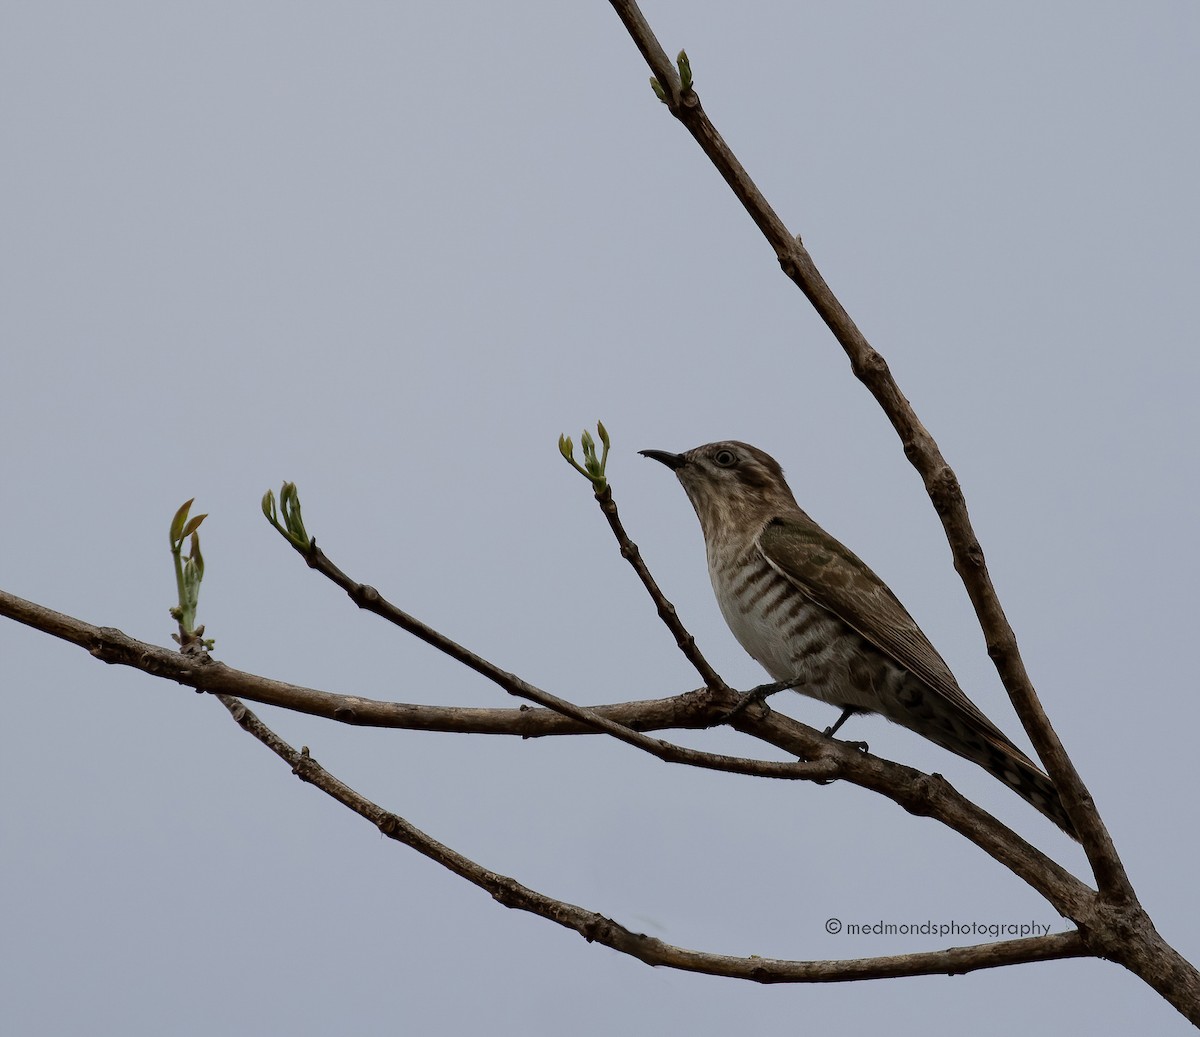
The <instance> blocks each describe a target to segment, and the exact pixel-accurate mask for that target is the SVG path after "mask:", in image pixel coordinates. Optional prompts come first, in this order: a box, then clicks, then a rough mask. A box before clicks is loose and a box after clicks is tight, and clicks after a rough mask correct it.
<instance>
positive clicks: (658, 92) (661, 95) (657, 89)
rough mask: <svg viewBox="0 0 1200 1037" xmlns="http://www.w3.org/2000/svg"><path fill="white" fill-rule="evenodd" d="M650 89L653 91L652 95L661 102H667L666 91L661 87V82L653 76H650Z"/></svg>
mask: <svg viewBox="0 0 1200 1037" xmlns="http://www.w3.org/2000/svg"><path fill="white" fill-rule="evenodd" d="M650 89H651V90H653V91H654V96H655V97H657V98H658V99H659V100H660V101H662V103H663V104H666V103H667V92H666V91H665V90H664V89H663V88H662V84H661V83H659V81H658V80H657V79H655V78H654V76H651V77H650Z"/></svg>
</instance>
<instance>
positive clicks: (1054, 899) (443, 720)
mask: <svg viewBox="0 0 1200 1037" xmlns="http://www.w3.org/2000/svg"><path fill="white" fill-rule="evenodd" d="M0 615H3V616H8V617H9V618H11V619H15V620H17V621H18V622H21V623H24V624H26V625H27V626H32V627H34V628H36V629H38V630H42V631H44V632H46V633H48V634H52V635H54V636H56V637H60V638H62V639H63V640H66V641H70V642H71V643H73V644H76V645H79V646H81V647H83V648H85V649H87V650H88V651H89V652H90V653H91V654H92V655H93V656H95V657H96V658H97V659H101V660H103V661H104V662H107V663H114V664H119V665H123V666H130V667H133V668H135V669H138V670H141V671H143V672H144V673H148V674H151V675H152V676H156V677H161V678H164V679H167V680H173V681H176V682H178V683H180V684H184V685H187V686H189V687H193V688H195V689H196V690H197V691H203V692H209V693H212V694H217V695H221V694H224V695H239V696H240V697H246V698H251V699H252V700H253V701H256V702H263V703H266V704H269V705H275V706H282V707H284V708H289V709H295V710H297V711H298V712H303V713H310V714H313V715H317V716H325V717H329V718H330V719H334V720H340V721H342V722H344V723H355V724H363V723H366V722H368V718H372V722H373V723H377V725H378V726H389V727H416V728H420V729H424V730H451V731H467V730H475V729H476V728H474V727H472V726H471V725H472V724H474V723H480V724H481V726H482V722H483V718H485V717H486V718H487V720H488V722H489V723H491V724H493V725H494V726H491V727H487V728H486V730H487V732H488V733H503V734H527V733H537V734H566V733H572V734H574V733H585V731H584V730H582V729H580V728H579V726H578V722H577V721H574V720H571V719H569V718H566V717H555V716H553V715H548V714H542V713H541V711H538V710H524V709H522V710H451V709H439V708H438V707H432V706H412V705H404V704H400V703H387V702H373V701H372V700H369V699H363V698H359V697H356V696H343V695H335V694H332V693H330V692H326V691H318V690H315V689H312V688H303V687H299V686H297V685H292V684H286V683H284V682H282V681H273V680H270V679H268V678H265V677H258V676H255V675H253V674H247V673H243V672H241V671H239V670H235V669H233V668H232V667H230V666H227V665H226V664H224V663H221V662H218V661H216V660H214V659H212V658H211V657H209V656H207V655H205V654H189V655H183V654H180V653H178V652H173V651H168V650H167V649H164V648H159V647H157V646H155V645H151V644H147V643H145V642H143V641H138V640H137V639H135V638H132V637H129V636H128V635H126V634H123V633H122V632H121V631H119V630H115V629H113V628H111V627H96V626H93V625H91V624H89V623H85V622H83V621H82V620H78V619H75V618H73V617H71V616H66V615H63V614H62V613H60V612H55V611H53V610H52V609H48V608H45V607H44V606H41V605H37V604H34V603H33V602H28V601H25V600H24V599H22V598H19V597H17V596H16V595H12V594H8V593H6V592H4V591H0ZM774 687H775V685H764V686H763V688H762V689H755V690H758V691H761V690H764V689H771V688H774ZM243 693H244V694H243ZM748 694H751V695H752V694H753V692H750V693H748ZM739 701H742V700H739V698H738V697H737V693H736V692H728V693H726V694H724V695H720V694H717V693H714V692H712V691H711V690H708V689H705V690H704V691H701V692H691V693H688V694H686V695H680V696H676V697H675V698H674V699H664V700H658V701H652V702H650V703H647V704H646V705H647V706H648V707H651V714H653V711H654V710H658V709H660V708H662V707H667V709H666V712H665V714H664V717H665V718H666V719H672V720H673V719H674V718H680V719H681V722H686V723H688V726H699V727H707V726H712V725H713V724H715V723H718V722H720V721H721V720H723V719H724V718H725V717H729V716H731V713H730V710H731V708H732V707H733V706H735V705H736V704H737V703H738V702H739ZM636 705H637V704H636V703H626V704H624V705H623V706H620V707H608V708H609V709H610V710H614V711H617V712H618V715H626V714H624V712H623V711H625V710H627V709H628V708H631V707H633V706H636ZM589 712H592V713H595V712H596V711H595V710H592V711H589ZM503 714H507V716H508V718H509V719H510V720H511V723H510V724H508V725H503V726H502V725H501V724H500V723H499V718H500V716H501V715H503ZM539 717H544V720H542V721H541V722H540V723H539V722H537V721H538V718H539ZM527 718H528V719H527ZM634 720H635V723H637V722H639V721H638V719H637V718H636V717H635V718H634ZM730 724H731V726H732V727H734V729H735V730H738V731H742V732H744V733H746V734H748V735H751V736H753V737H756V738H759V739H761V740H763V741H766V742H768V743H770V744H772V745H774V746H776V747H777V748H780V749H782V750H783V751H784V752H786V753H788V754H789V755H792V756H797V757H800V758H801V759H803V760H811V761H814V763H815V762H818V761H819V766H812V767H811V768H808V767H807V765H804V764H788V763H780V764H772V763H771V762H769V761H739V762H740V763H742V764H744V765H745V766H742V767H739V768H732V767H730V768H726V767H717V766H716V760H715V759H711V758H710V761H709V762H710V763H712V764H713V766H714V767H715V769H731V770H737V772H738V773H760V772H759V771H758V770H756V765H757V764H758V763H763V764H764V766H763V767H762V770H761V773H762V774H764V775H765V776H768V777H784V778H810V779H813V778H826V777H828V778H839V779H842V780H845V781H848V782H851V783H852V784H856V785H859V786H861V787H863V788H866V789H870V790H872V791H875V792H877V793H878V794H880V795H883V796H886V797H887V798H889V799H891V800H893V801H894V802H896V803H897V804H899V805H900V806H901V807H903V808H904V809H905V810H907V811H909V812H910V813H912V814H916V815H920V816H929V817H933V818H936V819H937V820H939V821H941V822H943V823H944V824H946V825H948V826H950V827H951V828H953V829H954V830H955V831H957V832H960V833H961V834H962V835H964V836H965V837H966V838H968V839H970V840H971V841H972V842H974V843H975V844H976V845H978V846H980V847H981V848H982V849H983V850H984V851H985V852H987V853H989V854H990V855H991V856H992V857H994V858H995V859H996V860H998V861H999V862H1000V863H1001V864H1004V865H1005V866H1006V867H1008V868H1009V869H1010V870H1011V871H1013V873H1014V874H1016V875H1017V876H1018V877H1019V878H1021V879H1023V880H1024V881H1025V882H1027V883H1029V884H1030V885H1031V886H1033V888H1034V889H1037V890H1038V891H1039V892H1040V893H1041V894H1042V895H1043V896H1045V897H1046V898H1047V899H1048V900H1049V901H1050V903H1051V904H1052V905H1054V907H1055V908H1056V909H1057V910H1058V911H1059V913H1060V914H1062V915H1064V916H1066V917H1069V918H1072V919H1075V920H1076V921H1078V919H1079V918H1080V917H1082V915H1083V914H1084V913H1085V912H1086V911H1087V909H1088V905H1089V903H1090V900H1089V898H1090V896H1091V894H1092V892H1093V891H1092V890H1090V889H1089V888H1088V887H1087V886H1086V885H1084V884H1083V883H1081V882H1079V880H1078V879H1076V878H1074V876H1072V875H1071V874H1070V873H1069V872H1067V871H1066V870H1065V869H1063V868H1062V867H1061V866H1060V865H1058V864H1057V863H1055V862H1054V861H1052V860H1051V859H1050V858H1048V857H1046V856H1045V855H1044V854H1042V853H1041V852H1040V851H1038V850H1036V849H1034V847H1032V846H1031V845H1030V844H1029V843H1027V842H1025V841H1024V840H1023V839H1021V838H1020V837H1019V836H1017V835H1016V834H1015V833H1014V832H1012V831H1011V830H1010V829H1008V828H1006V827H1005V826H1004V825H1002V824H1001V823H1000V822H999V821H997V820H996V819H995V818H993V817H992V816H991V815H990V814H988V813H987V812H986V811H984V810H983V809H982V808H980V807H978V806H976V805H975V804H973V803H971V802H970V801H969V800H967V799H965V798H964V797H962V796H961V795H960V794H959V793H958V792H957V791H955V790H954V788H953V787H951V786H950V784H949V783H948V782H946V781H945V780H944V779H942V778H940V777H937V776H930V775H927V774H923V773H922V772H920V771H918V770H915V769H913V768H911V767H905V766H903V765H901V764H898V763H892V762H890V761H888V760H883V759H880V758H879V757H875V756H870V755H868V754H865V753H861V752H859V751H858V750H857V749H855V748H853V747H852V746H851V745H848V744H847V743H844V742H839V741H836V740H834V739H831V738H826V737H825V736H824V735H822V734H820V733H819V732H818V731H816V730H815V729H814V728H811V727H808V726H807V725H805V724H801V723H799V722H798V721H795V720H791V719H789V718H788V717H784V716H782V715H780V714H778V713H772V712H770V711H769V710H767V709H765V708H764V707H756V708H754V709H747V710H744V711H742V712H739V713H736V714H732V719H731V720H730ZM527 726H528V730H526V727H527ZM592 726H593V729H595V727H594V725H592ZM672 726H674V723H672ZM685 752H690V751H685ZM708 755H710V757H715V756H716V754H708ZM732 759H734V760H738V758H736V757H735V758H732Z"/></svg>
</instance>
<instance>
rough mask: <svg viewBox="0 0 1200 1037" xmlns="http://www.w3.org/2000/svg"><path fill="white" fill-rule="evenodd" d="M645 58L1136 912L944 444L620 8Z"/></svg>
mask: <svg viewBox="0 0 1200 1037" xmlns="http://www.w3.org/2000/svg"><path fill="white" fill-rule="evenodd" d="M610 2H611V4H612V6H613V8H614V10H615V11H616V12H617V15H618V17H620V19H621V21H622V22H623V23H624V25H625V27H626V29H627V30H628V31H629V34H630V36H631V37H632V38H633V41H634V43H635V45H636V46H637V48H638V50H639V51H641V53H642V55H643V56H644V57H645V58H646V62H647V64H648V65H649V66H650V69H651V71H652V72H653V73H654V76H655V77H656V78H657V79H658V81H659V83H660V84H662V85H663V86H664V88H665V87H666V86H667V84H669V89H668V90H667V94H668V96H667V98H666V99H665V100H666V103H667V107H668V108H669V109H670V111H671V114H672V115H674V116H675V117H676V118H677V119H679V121H680V122H682V123H683V125H684V126H686V127H687V129H688V132H690V133H691V134H692V136H693V137H694V138H695V139H696V142H697V143H698V144H699V145H700V147H701V148H702V149H703V151H704V153H705V154H706V155H707V156H708V157H709V159H710V160H711V161H712V163H713V165H714V166H715V167H716V168H717V171H718V172H719V173H720V174H721V176H722V177H724V179H725V181H726V183H728V184H729V186H730V188H731V189H732V190H733V193H734V194H735V195H736V196H737V198H738V200H739V201H740V202H741V203H742V205H743V206H744V207H745V209H746V211H747V212H748V213H749V214H750V217H751V219H753V220H754V222H755V224H756V225H757V226H758V228H759V230H761V231H762V233H763V236H764V237H765V238H766V239H767V241H768V242H769V243H770V245H771V247H772V248H773V249H774V250H775V254H776V256H777V257H778V259H779V264H780V266H781V267H782V268H783V271H784V273H785V274H787V276H788V277H790V278H791V279H792V280H793V281H794V282H795V283H796V285H797V286H798V287H799V288H800V290H801V291H803V292H804V294H805V296H807V298H808V300H809V301H810V302H811V303H812V305H813V308H814V309H815V310H816V311H817V313H818V314H819V315H820V317H821V319H822V320H823V321H824V322H825V324H826V325H827V326H828V328H829V330H830V331H831V332H833V335H834V337H835V338H836V339H837V341H838V343H839V344H840V345H841V346H842V349H843V350H844V351H845V352H846V355H847V356H848V357H849V359H850V364H851V367H852V369H853V371H854V374H855V375H856V376H857V377H858V379H859V380H860V381H861V382H862V383H863V384H864V385H865V386H866V387H867V389H868V390H869V391H870V392H871V394H872V395H873V396H874V397H875V399H876V401H877V402H878V403H879V405H880V406H881V407H882V408H883V411H884V413H885V414H886V415H887V417H888V420H889V421H891V423H892V426H893V427H894V428H895V429H896V432H897V434H898V435H899V436H900V441H901V443H902V444H903V446H904V453H905V455H906V456H907V457H908V459H909V461H910V462H911V463H912V465H913V467H915V468H916V469H917V471H918V472H919V473H920V475H921V478H922V480H923V481H924V483H925V488H926V491H927V492H928V494H929V498H930V500H931V501H932V503H933V506H934V509H935V510H936V511H937V514H938V517H939V518H940V519H941V521H942V526H943V527H944V529H945V531H946V538H947V540H948V542H949V544H950V549H951V552H952V554H953V557H954V567H955V569H956V570H957V571H958V574H959V576H960V578H961V579H962V582H963V585H964V586H965V587H966V590H967V594H968V596H969V597H970V599H971V604H972V605H973V607H974V609H975V614H976V616H977V617H978V619H979V623H980V626H981V628H982V629H983V633H984V637H985V640H986V643H987V650H988V655H989V656H991V658H992V660H993V662H994V663H995V665H996V669H997V671H998V672H999V674H1000V679H1001V681H1002V682H1003V683H1004V687H1005V689H1006V690H1007V691H1008V694H1009V698H1010V699H1011V700H1012V703H1013V708H1014V709H1015V710H1016V713H1017V716H1018V718H1019V719H1020V721H1021V724H1022V726H1023V727H1024V728H1025V731H1026V732H1027V733H1028V735H1029V738H1030V740H1031V741H1032V742H1033V745H1034V748H1035V749H1036V750H1037V753H1038V756H1039V757H1040V758H1041V760H1042V762H1043V764H1044V765H1045V767H1046V772H1047V773H1048V774H1049V775H1050V777H1051V778H1052V779H1053V781H1054V783H1055V785H1056V786H1058V790H1059V793H1060V795H1061V796H1062V800H1063V805H1064V807H1065V808H1066V811H1067V814H1068V816H1069V817H1070V819H1071V822H1072V824H1073V825H1074V827H1075V830H1076V832H1077V833H1078V834H1079V837H1080V841H1081V842H1082V844H1083V848H1084V851H1085V852H1086V853H1087V856H1088V861H1089V863H1090V864H1091V867H1092V872H1093V874H1094V875H1095V876H1096V880H1097V882H1098V884H1099V887H1100V889H1101V891H1102V892H1103V893H1104V894H1105V896H1107V897H1109V898H1111V899H1113V900H1114V901H1121V902H1131V901H1132V900H1133V899H1134V894H1133V889H1132V886H1131V885H1130V882H1129V878H1128V876H1127V875H1126V873H1125V868H1124V865H1123V864H1122V863H1121V860H1120V857H1119V856H1118V855H1117V851H1116V848H1115V846H1114V845H1113V842H1112V839H1111V837H1110V836H1109V833H1108V830H1107V829H1106V828H1105V826H1104V823H1103V822H1102V821H1101V819H1100V815H1099V813H1098V812H1097V810H1096V808H1095V804H1094V803H1093V801H1092V798H1091V794H1090V793H1089V792H1088V790H1087V788H1086V787H1085V786H1084V784H1083V781H1082V779H1081V778H1080V776H1079V774H1078V772H1077V771H1076V770H1075V767H1074V764H1073V763H1072V762H1071V761H1070V759H1069V758H1068V756H1067V754H1066V750H1065V749H1064V748H1063V746H1062V743H1061V741H1060V740H1059V738H1058V735H1057V734H1056V733H1055V731H1054V729H1053V727H1052V726H1051V725H1050V720H1049V718H1048V717H1047V716H1046V713H1045V710H1044V709H1043V708H1042V705H1041V702H1040V701H1039V700H1038V697H1037V693H1036V692H1035V691H1034V688H1033V683H1032V681H1031V680H1030V678H1029V674H1028V673H1027V671H1026V669H1025V664H1024V662H1023V660H1022V659H1021V655H1020V651H1019V649H1018V647H1017V640H1016V635H1015V634H1014V633H1013V630H1012V627H1011V626H1010V625H1009V622H1008V619H1007V617H1006V616H1005V614H1004V610H1003V608H1002V607H1001V605H1000V600H999V598H998V596H997V594H996V589H995V587H994V586H993V584H992V580H991V577H990V576H989V574H988V571H987V566H986V564H985V562H984V557H983V549H982V548H981V547H980V545H979V541H978V538H977V537H976V536H975V531H974V529H973V528H972V525H971V520H970V516H969V515H968V514H967V507H966V502H965V500H964V499H963V495H962V489H961V487H960V486H959V483H958V478H957V476H956V475H955V474H954V472H953V470H952V469H951V468H950V466H949V464H947V463H946V459H945V458H944V457H943V456H942V453H941V451H940V450H939V448H938V445H937V443H936V442H935V441H934V439H933V437H932V436H931V435H930V434H929V432H928V431H927V430H926V428H925V426H924V425H922V424H921V422H920V420H919V419H918V418H917V416H916V413H915V412H914V411H913V409H912V405H911V404H910V403H909V402H908V400H907V399H906V398H905V396H904V394H903V393H902V392H901V391H900V387H899V386H898V385H897V384H896V380H895V379H894V378H893V377H892V373H891V371H890V370H889V368H888V365H887V362H886V361H885V360H884V359H883V357H882V356H881V355H880V354H879V353H878V352H877V351H876V350H875V349H874V348H872V346H871V344H870V343H869V342H868V341H867V339H866V336H864V335H863V333H862V332H861V331H860V330H859V329H858V327H857V325H856V324H855V323H854V321H853V320H852V319H851V318H850V315H849V314H848V313H847V312H846V310H845V308H844V307H843V306H842V304H841V303H840V302H839V301H838V299H837V297H836V296H835V295H834V294H833V292H832V291H831V290H830V288H829V285H827V284H826V283H825V279H824V278H823V277H822V276H821V273H820V271H819V270H817V267H816V264H815V263H814V262H813V260H812V257H811V256H810V255H809V253H808V250H807V249H806V248H805V247H804V244H803V243H802V241H801V240H800V238H799V237H798V236H794V235H792V234H791V233H790V232H789V231H788V229H787V227H786V226H785V225H784V223H783V221H782V220H781V219H780V218H779V216H778V214H776V212H775V210H774V209H772V208H771V206H770V205H769V204H768V203H767V200H766V199H765V198H764V197H763V195H762V193H761V192H760V191H759V190H758V187H757V186H756V185H755V184H754V181H753V180H751V179H750V176H749V174H748V173H747V172H746V170H745V169H744V168H743V167H742V165H741V163H740V162H739V161H738V160H737V158H736V157H735V156H734V154H733V152H732V151H731V150H730V149H729V146H728V145H727V144H726V143H725V141H724V139H723V138H722V137H721V135H720V134H719V133H718V132H717V130H716V128H715V127H714V126H713V124H712V123H711V122H710V121H709V119H708V116H707V115H706V114H705V113H704V110H703V109H702V108H701V107H700V98H699V97H698V96H697V95H696V93H695V91H694V90H691V89H684V88H683V84H682V82H681V81H680V80H679V77H678V76H677V75H676V73H675V70H674V68H673V67H672V66H671V63H670V61H669V60H668V59H667V56H666V52H665V51H664V50H663V48H662V46H661V45H660V44H659V42H658V40H657V39H656V38H655V37H654V34H653V32H652V31H651V29H650V27H649V25H648V24H647V23H646V19H645V17H644V16H643V15H642V13H641V10H640V9H639V8H638V5H637V4H636V3H634V2H633V0H610Z"/></svg>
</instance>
